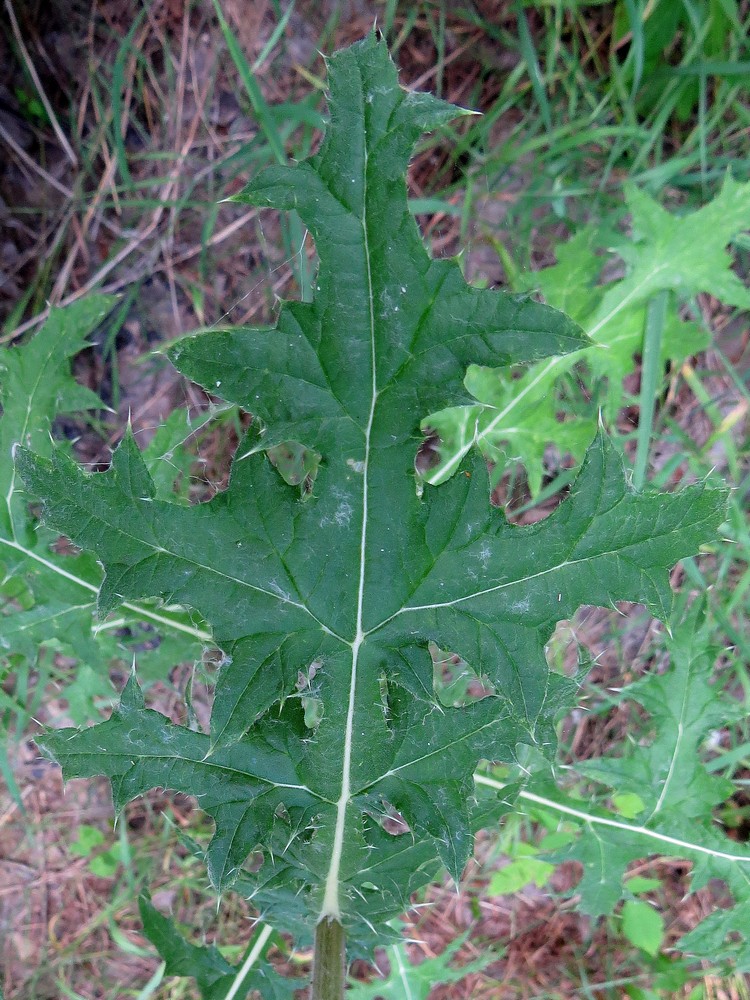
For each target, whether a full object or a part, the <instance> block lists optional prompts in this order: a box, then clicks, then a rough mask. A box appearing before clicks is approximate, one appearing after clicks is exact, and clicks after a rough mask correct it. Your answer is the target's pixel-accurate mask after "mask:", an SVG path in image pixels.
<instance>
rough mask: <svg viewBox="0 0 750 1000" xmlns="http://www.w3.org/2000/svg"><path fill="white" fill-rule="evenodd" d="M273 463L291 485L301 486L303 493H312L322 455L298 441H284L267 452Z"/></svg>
mask: <svg viewBox="0 0 750 1000" xmlns="http://www.w3.org/2000/svg"><path fill="white" fill-rule="evenodd" d="M266 454H267V455H268V458H269V460H270V462H271V465H273V466H274V468H275V469H276V470H277V471H278V473H279V475H280V476H281V478H282V479H283V480H284V482H285V483H288V484H289V486H300V487H301V488H302V493H303V494H304V495H307V494H309V493H312V488H313V483H314V482H315V477H316V476H317V475H318V468H319V466H320V455H319V454H318V453H317V452H316V451H313V450H312V449H311V448H306V447H305V446H304V445H303V444H300V443H299V442H298V441H282V443H281V444H277V445H274V446H273V447H272V448H269V449H268V450H267V452H266Z"/></svg>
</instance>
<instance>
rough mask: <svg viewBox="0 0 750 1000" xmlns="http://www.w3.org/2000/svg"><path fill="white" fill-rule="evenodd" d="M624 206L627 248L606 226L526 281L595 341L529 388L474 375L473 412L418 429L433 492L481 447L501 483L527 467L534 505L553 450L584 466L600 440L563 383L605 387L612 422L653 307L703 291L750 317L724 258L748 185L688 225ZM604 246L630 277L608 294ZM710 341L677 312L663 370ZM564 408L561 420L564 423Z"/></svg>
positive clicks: (467, 409)
mask: <svg viewBox="0 0 750 1000" xmlns="http://www.w3.org/2000/svg"><path fill="white" fill-rule="evenodd" d="M626 199H627V205H628V208H629V209H630V213H631V217H632V229H633V233H632V236H631V237H630V238H628V239H624V238H623V237H622V236H621V235H620V236H618V235H617V234H616V233H614V231H613V230H612V229H611V227H609V226H607V227H605V228H602V227H600V226H586V227H584V228H583V229H582V230H580V231H579V232H578V233H577V234H576V235H575V236H573V237H572V238H571V240H569V242H568V243H565V244H561V245H560V246H559V247H558V248H557V258H558V260H557V263H556V264H554V265H553V266H552V267H549V268H545V269H544V270H541V271H537V272H533V273H531V274H527V275H524V277H523V285H522V287H523V289H524V290H527V291H532V290H534V289H538V290H540V291H541V293H542V295H543V296H544V298H545V300H546V301H547V302H548V303H549V304H550V305H553V306H555V307H556V308H558V309H564V310H565V311H566V312H567V313H568V314H569V315H570V316H571V317H572V318H573V319H575V320H576V321H577V322H578V323H580V324H581V326H582V327H583V329H584V330H585V331H586V332H587V333H588V334H589V336H590V337H591V339H592V340H593V342H594V343H593V344H591V345H590V346H588V347H586V348H584V349H582V350H581V351H579V352H577V353H570V354H567V355H564V356H561V357H558V358H552V359H551V360H549V361H545V362H543V363H539V364H537V365H534V366H532V367H531V368H530V369H528V371H526V372H525V374H523V376H521V378H518V377H517V373H516V372H514V371H511V370H509V369H507V368H504V369H501V368H498V369H497V370H495V371H494V372H492V371H482V370H481V369H476V368H474V367H472V368H470V369H469V371H468V373H467V377H466V388H467V390H468V391H469V393H470V394H471V395H472V396H473V397H474V400H475V401H476V402H474V403H470V404H468V405H467V404H465V403H462V404H461V405H459V406H454V407H451V408H449V409H448V408H446V409H443V410H441V411H437V412H436V413H434V414H430V415H429V416H427V417H425V418H424V419H423V421H422V429H423V431H424V432H425V433H428V434H429V433H431V434H432V437H431V438H430V457H431V461H430V462H429V463H428V465H427V466H426V467H425V468H424V469H423V474H424V476H425V478H426V480H427V481H428V482H430V483H440V482H444V481H445V480H446V479H447V478H449V477H450V476H451V475H453V473H455V471H456V469H457V468H458V466H459V464H460V461H461V458H462V457H463V456H464V455H465V454H466V452H467V451H468V450H469V449H470V448H471V447H472V446H473V445H475V444H476V445H478V446H479V447H480V449H481V450H482V452H483V453H484V454H485V456H486V457H487V459H488V460H489V461H491V462H493V463H495V465H496V476H498V477H499V476H500V475H501V474H502V472H503V470H504V469H505V468H507V467H508V466H509V465H511V464H514V463H516V462H520V463H521V464H522V465H523V466H524V467H525V469H526V472H527V475H528V481H529V489H530V492H531V494H532V496H536V494H537V493H538V492H539V489H540V487H541V483H542V475H543V470H544V462H543V458H544V452H545V448H546V447H547V446H548V445H550V444H553V443H554V444H555V445H556V447H557V449H558V451H559V452H560V453H561V454H565V453H569V454H570V455H571V456H572V457H573V458H574V459H576V460H580V459H581V458H582V456H583V452H584V450H585V446H586V444H587V443H588V441H589V440H590V438H591V437H592V436H593V431H594V424H593V418H592V416H591V415H590V414H587V413H585V412H580V407H579V408H578V410H576V407H575V405H571V404H570V403H567V404H566V405H564V406H563V405H562V404H561V390H560V378H561V376H562V375H564V374H565V373H566V372H568V371H569V370H570V369H571V368H572V366H573V365H575V364H585V366H586V368H587V369H588V370H589V372H590V373H591V375H592V376H593V378H594V379H595V380H596V382H597V383H598V384H599V385H600V387H601V393H600V397H599V398H600V405H601V406H602V409H603V411H604V415H605V416H606V418H607V419H608V420H612V419H614V417H615V415H616V414H617V411H618V410H619V408H620V407H621V405H622V402H623V395H624V390H623V380H624V378H625V377H626V376H627V375H628V374H630V373H631V372H632V371H633V370H634V367H635V357H636V355H638V354H640V353H641V351H642V346H643V330H644V323H645V317H646V308H647V305H648V301H649V299H650V298H651V297H653V296H654V295H655V294H657V293H658V292H660V291H662V290H671V291H674V292H675V293H676V302H677V303H678V304H681V303H683V302H684V301H685V300H686V299H687V298H689V297H690V296H692V295H695V294H696V293H697V292H710V293H711V294H712V295H713V296H715V297H716V298H718V299H720V300H721V301H723V302H725V303H727V304H728V305H735V306H738V307H741V308H750V292H749V291H748V290H747V288H746V287H745V285H744V283H743V282H742V281H741V280H740V279H739V278H738V277H737V276H736V275H735V274H734V272H733V271H732V269H731V264H732V258H731V256H730V255H729V254H728V253H727V250H726V247H727V244H728V243H730V242H731V240H732V239H734V237H736V236H737V235H738V234H739V233H741V232H742V231H743V230H746V229H747V228H748V227H750V183H740V182H736V181H734V180H732V178H731V177H727V179H726V181H725V183H724V185H723V187H722V190H721V192H720V193H719V194H718V195H717V197H716V198H715V199H714V200H713V201H712V202H710V203H709V204H707V205H705V206H704V207H703V208H701V209H699V210H698V211H696V212H692V213H689V214H687V215H685V216H682V217H680V216H677V215H674V214H672V213H669V212H667V211H666V210H665V209H663V208H662V207H661V206H660V205H659V204H658V203H657V202H656V201H654V200H653V199H652V198H651V197H650V196H649V195H648V194H646V193H645V192H644V191H641V190H639V189H638V188H636V187H635V186H634V185H632V184H630V185H628V186H627V188H626ZM604 247H606V248H608V250H610V252H611V251H612V250H614V251H615V252H616V253H617V254H618V255H619V256H620V257H621V258H622V260H623V261H624V262H625V266H626V274H625V276H624V277H622V278H620V279H617V280H615V281H610V282H608V283H606V284H603V285H602V284H601V277H602V273H603V271H604V267H605V264H606V262H607V258H606V257H605V256H603V254H602V251H603V248H604ZM708 340H709V337H708V333H707V331H706V330H705V329H703V328H702V327H701V326H699V325H698V324H697V323H694V322H692V321H690V320H685V319H683V318H682V317H681V316H680V315H679V313H678V311H677V309H676V308H673V309H671V310H670V311H669V313H668V315H667V318H666V324H665V329H664V334H663V340H662V347H661V354H662V362H663V364H664V365H666V364H667V363H668V362H671V363H672V364H680V363H681V362H682V361H683V360H684V359H685V358H687V357H690V356H691V355H692V354H696V353H698V352H699V351H702V350H705V348H706V346H707V345H708ZM563 410H564V412H565V418H564V419H559V413H560V411H563ZM435 436H437V437H439V440H437V441H436V440H434V437H435Z"/></svg>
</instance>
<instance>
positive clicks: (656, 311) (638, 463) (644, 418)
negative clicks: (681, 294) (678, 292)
mask: <svg viewBox="0 0 750 1000" xmlns="http://www.w3.org/2000/svg"><path fill="white" fill-rule="evenodd" d="M668 305H669V292H668V291H662V292H659V293H658V294H657V295H655V296H654V297H653V298H652V299H651V301H650V302H649V304H648V309H647V310H646V328H645V330H644V334H643V362H642V366H641V395H640V416H639V418H638V445H637V447H636V452H635V468H634V470H633V485H634V486H635V488H636V489H637V490H640V489H642V488H643V484H644V483H645V481H646V468H647V466H648V452H649V447H650V445H651V431H652V428H653V423H654V410H655V408H656V393H657V390H658V387H659V382H660V380H661V374H662V372H661V345H662V341H663V339H664V323H665V320H666V318H667V306H668Z"/></svg>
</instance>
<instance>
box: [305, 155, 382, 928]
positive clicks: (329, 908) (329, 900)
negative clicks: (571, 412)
mask: <svg viewBox="0 0 750 1000" xmlns="http://www.w3.org/2000/svg"><path fill="white" fill-rule="evenodd" d="M364 178H365V179H364V190H363V196H362V220H361V221H362V234H363V241H364V249H365V267H366V271H367V295H368V305H369V310H370V366H371V370H372V394H371V399H370V412H369V415H368V417H367V426H366V428H365V458H364V470H363V472H364V475H363V485H362V533H361V535H360V543H359V583H358V585H357V631H356V634H355V636H354V641H353V642H352V644H351V645H352V672H351V678H350V681H349V704H348V706H347V711H346V728H345V730H344V755H343V760H342V763H341V794H340V795H339V798H338V801H337V803H336V826H335V829H334V834H333V848H332V850H331V864H330V867H329V869H328V875H327V877H326V884H325V893H324V895H323V906H322V909H321V912H320V917H319V919H320V920H323V919H325V918H328V919H331V918H333V919H335V920H339V919H340V918H341V901H340V898H339V895H340V894H339V884H340V883H339V876H340V871H341V857H342V854H343V851H344V837H345V834H346V811H347V807H348V805H349V799H350V798H351V774H352V741H353V735H354V711H355V707H356V693H357V667H358V664H359V651H360V649H361V647H362V643H363V642H364V639H365V634H366V633H365V631H364V629H363V627H362V622H363V609H364V596H365V560H366V555H367V513H368V511H367V505H368V499H369V483H368V475H369V468H370V438H371V436H372V423H373V419H374V416H375V404H376V402H377V398H378V381H377V370H376V353H375V303H374V301H373V289H372V271H371V269H370V245H369V240H368V236H367V149H366V148H365V153H364Z"/></svg>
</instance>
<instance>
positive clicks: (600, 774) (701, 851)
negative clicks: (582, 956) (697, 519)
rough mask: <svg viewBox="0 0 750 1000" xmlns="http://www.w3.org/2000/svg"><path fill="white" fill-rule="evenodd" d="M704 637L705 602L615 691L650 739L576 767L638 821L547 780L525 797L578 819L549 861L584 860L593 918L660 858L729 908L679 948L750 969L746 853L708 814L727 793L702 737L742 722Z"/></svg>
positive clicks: (581, 887) (586, 902)
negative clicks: (638, 865) (637, 869)
mask: <svg viewBox="0 0 750 1000" xmlns="http://www.w3.org/2000/svg"><path fill="white" fill-rule="evenodd" d="M710 634H711V632H710V628H709V624H708V623H707V622H706V620H705V617H704V610H703V607H702V603H701V602H696V603H695V604H694V605H693V607H692V608H691V609H690V611H689V612H688V613H687V615H686V616H685V618H684V619H683V620H681V621H679V622H677V623H676V624H675V625H674V626H673V636H672V637H669V636H667V637H666V639H665V645H666V649H667V651H668V653H669V660H670V666H669V669H668V670H667V671H666V672H664V673H656V672H653V673H649V674H647V675H646V676H645V677H643V678H642V679H641V680H639V681H637V682H636V683H635V684H632V685H630V686H629V687H627V688H626V689H625V691H624V693H623V695H622V698H623V699H629V700H632V701H635V702H637V703H638V704H639V705H640V706H641V707H642V708H643V709H645V710H646V712H647V713H648V716H649V729H650V730H652V731H653V732H654V733H655V735H654V736H653V738H650V739H649V740H631V741H630V742H628V743H627V744H625V752H624V753H623V756H621V757H607V758H601V759H597V760H589V761H585V762H582V763H579V764H577V765H576V770H577V771H578V772H579V773H580V774H581V775H583V776H584V777H585V778H586V779H587V780H589V781H591V780H594V781H598V782H601V783H602V784H604V785H606V786H608V787H610V788H614V789H617V793H616V794H617V795H630V794H636V795H637V796H638V797H639V799H640V800H641V802H642V803H643V806H644V810H643V811H642V812H640V813H639V814H638V816H637V817H636V818H634V819H628V818H626V817H621V816H613V815H612V814H607V813H606V812H605V811H603V810H601V809H599V808H598V807H596V806H594V805H590V804H587V803H581V802H580V801H576V800H572V799H568V798H566V797H565V796H564V795H563V793H562V792H560V791H559V790H557V789H553V788H552V787H551V786H549V785H548V784H547V785H546V789H545V780H544V779H541V780H540V781H538V782H536V781H534V782H532V783H531V784H530V786H529V791H528V792H526V793H522V795H523V794H529V795H530V796H531V797H532V798H535V797H536V796H539V795H542V796H544V798H545V800H556V801H557V808H558V809H559V810H560V811H561V812H562V813H563V814H564V815H566V816H577V817H578V818H579V820H581V822H582V826H581V832H580V835H579V836H578V838H577V839H576V840H574V841H573V842H572V844H571V845H570V846H569V847H568V848H564V849H563V850H561V851H558V852H557V853H556V854H554V855H553V856H552V858H551V860H554V861H556V862H560V861H562V860H571V859H574V860H576V861H579V862H580V863H581V865H582V867H583V876H582V878H581V881H580V882H579V883H578V884H577V885H576V887H575V890H574V891H575V893H576V894H577V895H579V896H580V899H581V907H582V908H583V910H584V911H585V912H587V913H590V914H592V915H594V916H598V915H601V914H609V913H612V912H613V910H614V908H615V906H616V905H617V903H618V902H619V900H620V899H621V898H622V897H623V895H626V894H627V891H628V890H631V883H630V881H628V880H625V879H624V875H625V870H626V868H627V866H628V865H629V864H630V863H631V862H632V861H636V860H639V859H642V858H644V857H647V856H649V855H651V854H654V853H657V852H658V853H661V854H665V855H667V856H672V857H677V858H685V859H687V860H689V861H691V862H692V864H693V870H692V879H691V891H694V890H696V889H699V888H701V887H702V886H704V885H705V884H706V883H707V882H708V881H709V880H710V879H712V878H716V879H721V880H722V881H723V882H724V883H725V884H726V886H727V887H728V889H729V890H730V892H731V893H732V895H733V897H734V900H735V906H734V907H731V908H729V909H720V910H717V911H716V912H715V913H713V914H712V915H711V916H710V917H708V918H707V919H706V920H704V921H702V922H701V923H700V924H699V925H698V926H697V928H696V929H695V930H693V931H691V932H690V933H689V934H687V935H685V937H683V938H682V939H681V940H680V941H679V942H678V946H679V947H680V948H682V949H683V950H684V951H685V952H686V953H688V954H692V955H698V956H699V957H701V958H707V959H710V960H711V961H722V960H728V961H732V962H734V963H735V964H736V966H737V967H738V968H741V969H743V970H750V937H749V936H748V935H746V934H745V933H744V931H742V928H745V927H747V926H748V925H747V923H746V917H747V914H748V913H750V850H748V849H747V847H746V846H745V845H743V844H741V843H737V842H736V841H734V840H731V839H730V838H729V837H727V836H726V834H725V833H723V832H722V831H721V830H720V828H719V827H718V826H717V825H716V822H715V820H714V816H713V809H714V808H715V806H716V805H718V804H719V803H721V802H723V801H725V800H726V799H727V798H729V797H730V796H731V795H732V793H733V790H734V789H733V785H732V783H731V782H729V781H726V780H725V779H724V778H721V777H718V776H716V775H715V774H711V773H710V772H709V771H708V770H707V769H706V766H705V763H704V762H703V760H702V755H701V746H702V743H703V741H704V739H705V737H706V735H707V734H708V733H710V732H711V731H713V730H714V729H716V728H720V727H723V726H725V725H726V724H727V723H728V722H731V721H732V719H733V718H739V717H741V715H742V706H741V705H740V704H739V703H734V702H733V701H731V700H730V699H727V698H723V697H720V696H719V695H720V688H717V687H716V684H715V683H714V681H713V664H714V659H715V656H716V654H717V651H716V650H714V649H713V648H712V647H711V644H710ZM548 804H551V802H549V803H548ZM631 891H637V890H631ZM738 931H740V932H741V935H742V936H741V937H739V938H738V935H737V932H738Z"/></svg>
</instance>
